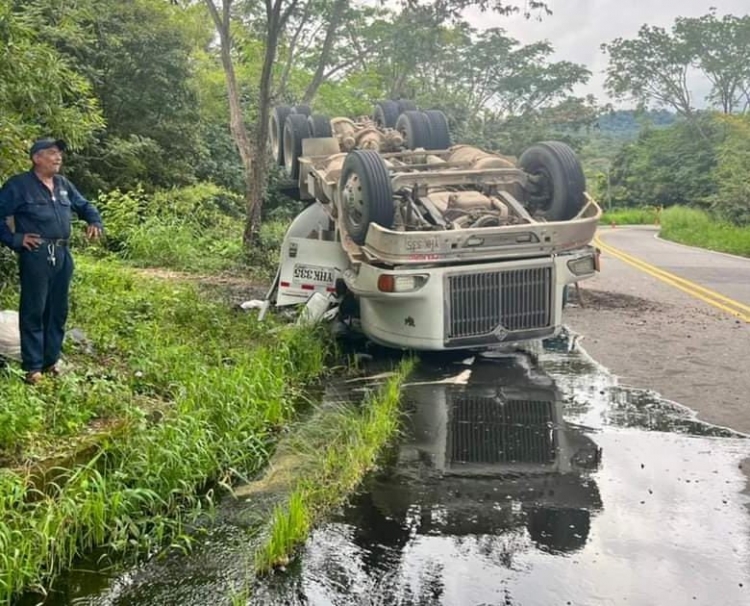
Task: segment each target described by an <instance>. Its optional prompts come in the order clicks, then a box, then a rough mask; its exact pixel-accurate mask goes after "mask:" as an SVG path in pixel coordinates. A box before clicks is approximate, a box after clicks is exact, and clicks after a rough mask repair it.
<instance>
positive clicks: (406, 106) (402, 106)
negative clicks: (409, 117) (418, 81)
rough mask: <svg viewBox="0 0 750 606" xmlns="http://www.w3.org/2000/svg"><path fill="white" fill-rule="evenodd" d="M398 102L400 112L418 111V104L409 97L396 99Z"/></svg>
mask: <svg viewBox="0 0 750 606" xmlns="http://www.w3.org/2000/svg"><path fill="white" fill-rule="evenodd" d="M396 103H397V104H398V113H399V114H403V113H404V112H415V111H417V104H416V103H414V101H409V99H400V100H399V101H396Z"/></svg>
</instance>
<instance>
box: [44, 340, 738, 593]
mask: <svg viewBox="0 0 750 606" xmlns="http://www.w3.org/2000/svg"><path fill="white" fill-rule="evenodd" d="M570 349H571V347H570V343H568V341H567V340H565V339H560V340H557V341H551V342H548V343H547V344H546V346H545V349H544V351H543V352H542V353H541V354H540V355H539V360H538V363H534V364H532V363H531V362H530V361H529V358H528V357H523V356H518V357H513V358H508V357H500V358H497V359H491V358H489V357H487V356H485V357H476V358H474V359H473V360H468V361H465V362H459V363H453V362H450V361H446V360H445V359H444V358H439V357H438V358H437V360H438V361H437V362H436V361H434V360H435V359H436V358H435V357H431V358H430V359H429V360H424V361H423V363H422V364H420V367H419V369H418V371H417V372H416V373H415V375H414V376H413V377H411V378H410V382H409V384H408V386H407V387H406V389H405V392H404V396H405V408H406V412H407V413H408V416H407V426H406V428H405V432H404V433H405V435H404V437H403V439H402V440H401V441H400V443H399V444H398V445H396V446H395V447H394V448H393V449H392V450H391V451H390V452H389V453H387V456H386V459H385V461H384V464H383V467H382V469H381V470H380V472H379V473H377V474H374V475H373V476H371V477H370V478H368V480H367V482H366V484H365V486H364V487H363V489H362V490H361V491H360V493H359V494H358V495H357V496H356V497H355V498H354V499H353V500H352V501H351V502H350V504H349V505H348V506H347V507H345V508H344V509H343V510H342V511H341V512H340V515H338V516H337V517H336V518H334V519H333V520H331V521H330V523H328V524H325V525H324V526H322V527H321V528H319V529H317V530H316V531H315V532H314V534H313V536H312V537H311V539H310V540H309V541H308V543H307V545H306V546H305V548H304V550H303V553H302V555H301V557H300V558H298V559H297V560H295V561H294V562H293V564H292V566H291V567H290V568H289V570H288V571H287V573H286V574H281V573H280V574H277V575H275V576H274V577H273V578H272V579H271V581H270V582H268V583H266V584H264V585H262V586H260V587H256V588H255V590H254V593H253V597H252V599H251V601H250V603H251V604H259V605H279V606H280V605H282V604H283V605H287V604H288V605H303V604H304V605H311V606H328V605H334V604H335V605H342V606H343V605H346V606H350V605H353V606H358V605H380V604H382V605H404V606H405V605H412V604H414V605H417V604H419V605H438V604H440V605H450V606H454V605H455V606H479V605H483V606H489V605H493V606H494V605H498V606H499V605H503V606H508V605H513V606H566V605H575V606H610V605H616V604H618V605H619V604H627V605H629V606H684V605H692V604H703V605H706V606H747V605H748V604H750V524H749V520H748V511H747V509H746V502H747V501H748V499H747V498H746V497H745V496H743V494H742V493H743V490H744V488H745V477H744V475H743V471H742V469H741V468H740V465H741V462H742V461H743V459H745V458H747V457H749V456H750V440H747V439H746V438H745V437H744V436H742V435H740V434H738V433H736V432H733V431H730V430H727V429H723V428H718V427H714V426H711V425H708V424H705V423H702V422H701V421H699V420H697V419H696V418H695V417H694V415H693V414H692V413H691V412H690V411H689V410H687V409H685V408H683V407H681V406H679V405H678V404H673V403H669V402H665V401H663V400H661V399H660V398H659V397H658V395H657V394H653V393H651V392H644V391H636V390H630V389H625V388H623V387H621V386H619V385H618V382H617V380H616V378H615V377H612V376H611V375H610V374H609V373H607V372H606V370H604V369H602V368H600V367H598V366H597V365H596V364H595V363H593V362H591V361H590V360H589V359H588V358H586V357H585V356H584V355H582V354H579V353H575V352H574V353H570ZM380 370H382V368H380V369H378V371H380ZM334 387H335V386H331V392H330V393H329V394H328V395H329V396H334V395H335V396H336V397H346V398H348V397H350V395H351V394H350V392H345V391H342V392H341V393H338V390H340V389H341V390H346V389H348V390H354V391H355V392H357V393H358V391H357V390H360V389H361V387H362V386H361V384H360V382H357V381H353V382H351V383H350V384H347V385H346V386H338V387H335V388H334ZM336 394H338V395H336ZM258 508H259V503H258V501H257V500H255V501H252V500H251V501H248V502H246V501H244V500H237V501H232V500H227V501H226V502H224V503H222V505H221V507H220V508H219V512H218V520H217V525H216V527H215V528H213V529H212V530H211V531H210V533H209V535H208V537H206V538H205V539H203V540H200V541H197V542H196V544H195V546H194V551H193V552H192V553H191V554H190V555H189V556H182V555H179V554H173V555H170V556H169V557H167V558H164V559H154V560H152V561H150V562H147V563H144V564H143V565H142V566H139V567H136V568H133V569H131V570H128V571H127V572H125V573H124V574H119V575H114V576H111V577H110V576H107V575H104V576H102V575H101V574H99V573H91V574H85V573H82V572H80V571H79V572H77V573H73V574H71V575H68V576H67V577H65V578H64V579H63V580H62V581H61V583H60V584H59V585H60V591H58V592H57V594H56V596H55V597H54V598H52V599H51V600H48V603H53V602H54V603H57V604H76V605H79V606H83V605H88V606H93V605H97V606H98V605H104V604H107V605H112V606H115V605H117V606H145V605H149V606H150V605H152V604H159V605H160V606H167V605H175V606H177V605H179V606H198V605H200V606H204V605H206V604H212V605H213V604H236V602H231V601H230V599H229V596H230V593H231V591H230V590H231V588H232V587H237V586H238V585H241V583H242V581H243V579H244V578H245V574H246V569H247V565H248V563H247V551H248V542H249V541H248V532H249V531H250V529H251V528H253V527H254V526H255V524H257V519H256V518H257V515H258Z"/></svg>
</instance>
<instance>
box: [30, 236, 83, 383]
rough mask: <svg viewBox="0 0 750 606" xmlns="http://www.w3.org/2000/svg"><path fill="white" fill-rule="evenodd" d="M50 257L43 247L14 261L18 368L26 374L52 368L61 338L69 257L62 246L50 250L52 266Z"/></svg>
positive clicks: (66, 294)
mask: <svg viewBox="0 0 750 606" xmlns="http://www.w3.org/2000/svg"><path fill="white" fill-rule="evenodd" d="M50 256H51V255H50V250H49V248H48V245H47V244H46V243H44V244H42V245H41V246H40V247H39V248H37V249H36V250H33V251H27V250H24V251H23V252H22V253H20V255H19V260H18V266H19V273H20V277H21V305H20V310H19V313H18V315H19V323H20V328H21V367H22V368H23V370H25V371H27V372H29V371H36V370H42V369H44V368H48V367H50V366H52V365H54V364H56V363H57V361H58V360H59V359H60V351H61V350H62V344H63V339H64V337H65V323H66V321H67V319H68V292H69V289H70V280H71V278H72V277H73V257H72V256H71V254H70V252H69V251H68V249H67V247H62V246H55V247H54V257H55V262H54V263H52V261H51V260H50Z"/></svg>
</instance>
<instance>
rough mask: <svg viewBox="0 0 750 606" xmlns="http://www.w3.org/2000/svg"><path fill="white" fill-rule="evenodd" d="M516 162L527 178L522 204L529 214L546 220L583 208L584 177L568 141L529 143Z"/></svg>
mask: <svg viewBox="0 0 750 606" xmlns="http://www.w3.org/2000/svg"><path fill="white" fill-rule="evenodd" d="M518 164H519V165H520V167H521V168H522V169H523V170H524V171H525V172H527V173H528V174H529V176H530V178H531V183H530V184H529V186H528V188H527V190H528V192H527V194H528V195H527V201H526V205H527V207H528V210H529V212H531V214H532V215H534V214H537V215H541V217H542V218H544V219H546V220H547V221H567V220H568V219H572V218H573V217H575V216H576V215H577V214H578V213H579V211H580V210H581V208H583V205H584V202H585V199H586V198H585V191H586V177H584V175H583V168H582V167H581V163H580V162H579V160H578V158H577V157H576V154H575V152H574V151H573V150H572V149H571V148H570V147H569V146H568V145H566V144H565V143H561V142H559V141H545V142H543V143H538V144H536V145H532V146H531V147H530V148H529V149H527V150H526V151H525V152H523V154H522V155H521V157H520V158H519V160H518Z"/></svg>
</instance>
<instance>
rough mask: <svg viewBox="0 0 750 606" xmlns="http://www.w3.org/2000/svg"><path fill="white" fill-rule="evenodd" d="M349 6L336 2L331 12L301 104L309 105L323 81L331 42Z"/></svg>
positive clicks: (343, 1)
mask: <svg viewBox="0 0 750 606" xmlns="http://www.w3.org/2000/svg"><path fill="white" fill-rule="evenodd" d="M348 4H349V0H336V2H335V4H334V5H333V9H332V10H331V20H330V21H329V22H328V29H327V30H326V37H325V39H324V40H323V48H322V49H321V51H320V57H319V58H318V66H317V68H316V69H315V74H314V75H313V79H312V80H311V81H310V84H309V85H308V87H307V90H305V95H304V97H303V98H302V103H310V102H311V101H312V100H313V99H314V98H315V95H316V94H317V92H318V89H319V88H320V85H321V84H323V81H324V80H325V73H326V71H325V70H326V67H327V66H328V64H329V63H330V61H331V51H332V50H333V42H334V40H335V39H336V30H338V28H339V24H340V23H341V19H342V17H343V16H344V12H345V11H346V8H347V6H348Z"/></svg>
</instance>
